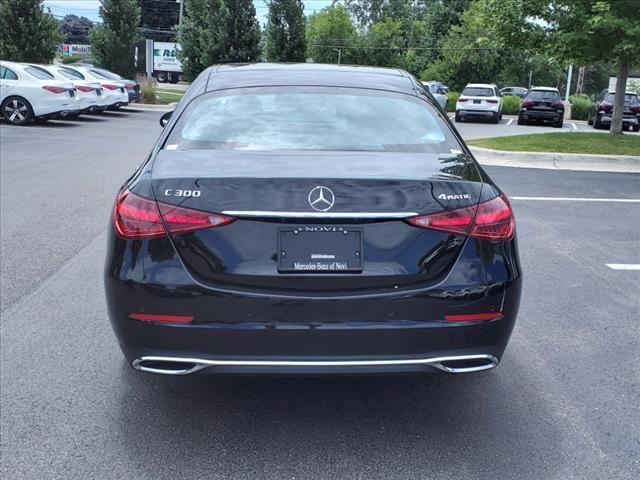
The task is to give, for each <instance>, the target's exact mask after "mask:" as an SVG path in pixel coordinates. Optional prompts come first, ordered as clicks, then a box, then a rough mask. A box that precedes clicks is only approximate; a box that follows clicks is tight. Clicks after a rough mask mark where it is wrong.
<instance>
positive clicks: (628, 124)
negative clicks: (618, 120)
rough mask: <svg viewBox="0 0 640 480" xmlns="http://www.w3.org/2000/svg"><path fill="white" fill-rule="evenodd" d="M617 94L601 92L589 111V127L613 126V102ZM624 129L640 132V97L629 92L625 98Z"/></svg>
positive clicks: (610, 91)
mask: <svg viewBox="0 0 640 480" xmlns="http://www.w3.org/2000/svg"><path fill="white" fill-rule="evenodd" d="M615 96H616V92H614V91H612V90H608V89H605V90H603V91H602V92H600V95H598V99H597V100H596V102H595V103H594V104H593V105H592V106H591V109H590V110H589V118H588V122H589V125H593V128H607V127H609V126H611V118H612V117H613V102H614V99H615ZM622 127H623V128H629V129H633V131H634V132H638V131H640V102H639V101H638V95H637V94H635V93H633V92H627V93H626V94H625V96H624V110H623V111H622Z"/></svg>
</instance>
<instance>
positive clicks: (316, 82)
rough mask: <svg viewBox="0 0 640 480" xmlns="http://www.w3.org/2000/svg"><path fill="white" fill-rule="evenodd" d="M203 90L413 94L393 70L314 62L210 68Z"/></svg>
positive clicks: (408, 83)
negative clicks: (335, 89)
mask: <svg viewBox="0 0 640 480" xmlns="http://www.w3.org/2000/svg"><path fill="white" fill-rule="evenodd" d="M208 71H209V73H208V75H209V78H208V82H207V86H206V91H214V90H224V89H229V88H242V87H268V86H333V87H358V88H371V89H377V90H389V91H394V92H400V93H407V94H415V87H414V84H413V80H412V79H411V77H410V76H409V74H408V73H406V72H404V71H403V70H399V69H394V68H378V67H364V66H362V67H361V66H352V65H326V64H317V63H248V64H246V63H245V64H225V65H218V66H215V67H210V68H209V69H208Z"/></svg>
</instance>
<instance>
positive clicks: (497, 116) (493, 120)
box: [491, 115, 500, 123]
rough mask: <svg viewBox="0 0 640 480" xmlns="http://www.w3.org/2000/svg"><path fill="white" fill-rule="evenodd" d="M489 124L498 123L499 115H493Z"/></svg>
mask: <svg viewBox="0 0 640 480" xmlns="http://www.w3.org/2000/svg"><path fill="white" fill-rule="evenodd" d="M491 123H500V115H494V116H493V119H492V120H491Z"/></svg>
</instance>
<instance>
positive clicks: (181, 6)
mask: <svg viewBox="0 0 640 480" xmlns="http://www.w3.org/2000/svg"><path fill="white" fill-rule="evenodd" d="M176 2H178V3H179V4H180V16H179V17H178V26H179V27H180V26H182V17H183V16H184V0H176Z"/></svg>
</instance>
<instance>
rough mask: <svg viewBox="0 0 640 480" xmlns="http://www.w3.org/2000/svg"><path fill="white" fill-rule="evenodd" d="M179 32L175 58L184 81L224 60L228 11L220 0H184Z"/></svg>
mask: <svg viewBox="0 0 640 480" xmlns="http://www.w3.org/2000/svg"><path fill="white" fill-rule="evenodd" d="M184 14H185V16H184V18H183V21H182V26H181V27H180V29H179V30H178V31H179V39H180V46H181V50H180V51H179V52H178V58H179V59H180V61H181V62H182V69H183V72H184V74H185V75H186V76H187V78H188V79H190V80H193V79H195V78H196V77H197V76H198V75H199V74H200V72H202V71H203V70H204V69H205V68H207V67H209V66H211V65H215V64H216V63H220V62H222V61H223V60H224V59H225V43H224V41H225V32H226V28H227V17H228V16H229V11H228V10H227V7H226V5H225V3H224V2H223V1H222V0H187V1H186V2H185V5H184Z"/></svg>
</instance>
